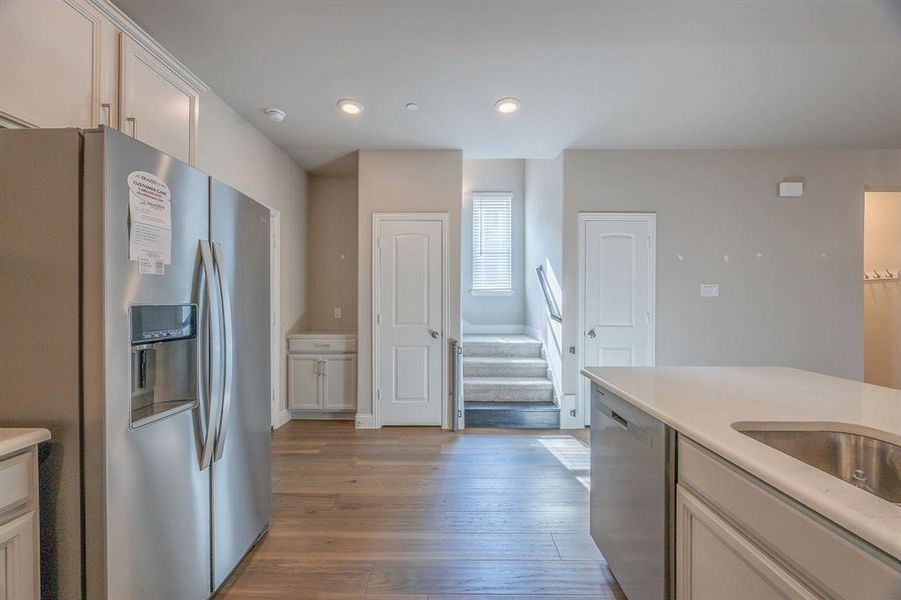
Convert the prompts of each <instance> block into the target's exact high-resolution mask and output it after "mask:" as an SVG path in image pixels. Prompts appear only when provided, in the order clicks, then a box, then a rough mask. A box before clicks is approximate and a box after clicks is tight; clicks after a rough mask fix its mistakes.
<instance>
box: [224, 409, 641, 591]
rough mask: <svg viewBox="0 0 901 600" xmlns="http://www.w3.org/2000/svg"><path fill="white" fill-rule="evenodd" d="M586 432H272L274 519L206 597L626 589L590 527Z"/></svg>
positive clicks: (308, 425) (323, 424) (295, 427)
mask: <svg viewBox="0 0 901 600" xmlns="http://www.w3.org/2000/svg"><path fill="white" fill-rule="evenodd" d="M586 444H587V432H582V431H576V432H562V431H559V430H546V431H542V430H488V429H475V430H469V431H467V432H465V433H460V434H457V433H452V432H446V431H441V430H440V429H436V428H385V429H381V430H361V431H357V430H354V428H353V424H352V423H351V422H348V421H343V422H337V421H319V422H317V421H293V422H291V423H289V424H288V425H285V426H284V427H283V428H281V429H279V430H278V431H277V432H275V434H274V436H273V460H272V486H273V514H272V527H271V529H270V531H269V533H268V534H267V535H266V537H265V538H264V539H263V540H262V541H261V542H260V544H259V545H258V546H257V548H256V549H255V550H254V551H253V552H252V553H251V554H250V555H249V556H248V557H247V558H246V559H245V560H244V562H243V563H242V564H241V565H239V567H238V569H237V570H236V571H235V573H234V574H233V575H232V577H231V579H230V580H229V581H228V582H226V584H225V586H224V588H223V590H222V591H221V592H220V593H219V595H218V596H217V598H220V599H227V600H247V599H250V598H297V599H310V600H313V599H318V598H334V599H349V598H360V599H362V598H367V599H375V598H378V599H382V600H388V599H392V600H400V599H406V600H413V599H416V600H426V599H428V600H438V599H441V600H451V599H453V600H471V599H476V598H484V599H490V598H498V599H501V598H503V599H505V600H510V599H513V598H516V599H526V598H528V599H530V600H539V599H550V598H569V599H588V598H624V596H623V595H622V592H621V591H620V589H619V586H618V585H617V584H616V581H615V580H614V579H613V576H612V575H611V574H610V571H609V569H608V568H607V565H606V563H605V562H604V560H603V558H602V557H601V555H600V553H599V552H598V551H597V548H596V547H595V546H594V542H593V541H592V540H591V537H590V535H589V533H588V490H587V487H586V486H587V481H588V448H587V445H586Z"/></svg>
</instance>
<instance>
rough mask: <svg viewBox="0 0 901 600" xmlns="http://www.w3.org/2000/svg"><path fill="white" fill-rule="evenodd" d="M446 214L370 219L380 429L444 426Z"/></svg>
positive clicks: (376, 400)
mask: <svg viewBox="0 0 901 600" xmlns="http://www.w3.org/2000/svg"><path fill="white" fill-rule="evenodd" d="M446 220H447V216H446V215H445V214H434V213H425V214H405V215H385V214H375V215H373V246H374V248H373V280H372V281H373V356H372V365H373V394H374V398H373V416H374V418H375V422H376V426H377V427H379V426H382V425H441V426H442V427H446V426H447V415H446V413H447V408H446V406H447V404H446V401H447V399H446V394H445V390H446V389H447V382H446V369H445V368H444V367H445V364H446V348H445V346H446V339H445V332H446V330H447V319H446V306H447V302H446V300H445V293H446V290H447V287H448V286H447V282H446V274H447V265H446V260H447V251H446V247H445V242H446Z"/></svg>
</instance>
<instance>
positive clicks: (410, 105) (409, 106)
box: [404, 102, 419, 112]
mask: <svg viewBox="0 0 901 600" xmlns="http://www.w3.org/2000/svg"><path fill="white" fill-rule="evenodd" d="M404 108H406V109H407V110H409V111H410V112H416V111H417V110H419V105H418V104H416V103H415V102H407V103H406V104H404Z"/></svg>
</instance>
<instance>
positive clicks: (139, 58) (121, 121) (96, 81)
mask: <svg viewBox="0 0 901 600" xmlns="http://www.w3.org/2000/svg"><path fill="white" fill-rule="evenodd" d="M111 17H112V18H111ZM113 19H117V20H118V21H117V22H118V23H119V24H121V25H122V29H127V30H128V31H123V30H122V29H120V28H119V27H117V22H114V20H113ZM123 19H125V17H123V16H121V13H120V12H118V9H116V8H115V7H113V6H112V5H110V4H108V3H107V2H105V0H41V1H40V2H36V1H34V0H2V1H0V126H7V127H82V128H91V127H96V126H98V125H108V126H110V127H114V128H117V129H119V130H121V131H122V132H123V133H126V134H128V135H131V136H132V137H135V138H137V139H139V140H141V141H143V142H145V143H147V144H150V145H151V146H153V147H155V148H157V149H159V150H162V151H163V152H166V153H167V154H170V155H172V156H174V157H175V158H177V159H179V160H181V161H184V162H187V163H189V164H193V163H194V149H195V146H196V139H197V121H198V114H199V106H198V102H199V89H198V85H197V83H199V82H197V81H196V79H195V80H192V81H189V78H190V77H193V76H190V75H189V74H187V72H186V71H185V70H184V68H183V67H181V65H180V64H178V63H177V61H174V59H171V57H169V56H168V55H167V54H166V53H165V51H164V50H162V49H161V48H160V47H159V46H158V45H156V43H155V42H154V41H153V40H151V39H150V38H148V37H146V35H144V34H143V32H140V31H139V30H137V29H136V28H135V27H134V26H133V25H132V24H130V23H129V22H127V20H123Z"/></svg>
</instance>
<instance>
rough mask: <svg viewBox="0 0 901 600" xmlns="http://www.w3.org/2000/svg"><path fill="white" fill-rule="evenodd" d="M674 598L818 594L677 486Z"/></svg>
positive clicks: (756, 599)
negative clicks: (675, 590)
mask: <svg viewBox="0 0 901 600" xmlns="http://www.w3.org/2000/svg"><path fill="white" fill-rule="evenodd" d="M676 523H677V526H676V586H677V593H676V598H678V599H679V600H720V599H722V598H729V599H730V600H764V599H767V598H792V599H794V598H797V599H806V600H815V599H816V598H817V596H816V595H814V594H813V593H812V592H810V591H809V590H807V589H806V588H805V587H804V585H803V584H802V583H801V582H799V581H797V580H796V579H794V578H793V577H792V576H791V575H790V574H789V573H788V572H787V571H786V570H785V569H783V568H781V567H780V566H779V565H778V564H777V563H776V562H775V561H774V560H772V559H771V558H769V557H768V556H767V555H766V554H765V553H763V552H762V551H760V550H759V549H758V548H757V547H756V546H755V545H754V543H753V542H752V541H751V540H749V539H748V538H746V537H745V536H743V535H742V534H741V533H740V532H739V531H737V530H736V529H735V528H734V527H732V526H731V525H730V524H729V523H728V522H727V521H725V520H724V519H722V518H721V517H720V516H719V515H717V514H716V512H714V511H713V509H711V508H710V507H709V506H707V504H706V503H705V502H704V501H703V500H701V499H700V498H698V497H697V496H695V495H694V494H692V493H691V492H689V491H687V490H686V489H685V488H683V487H681V486H678V488H677V490H676Z"/></svg>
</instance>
